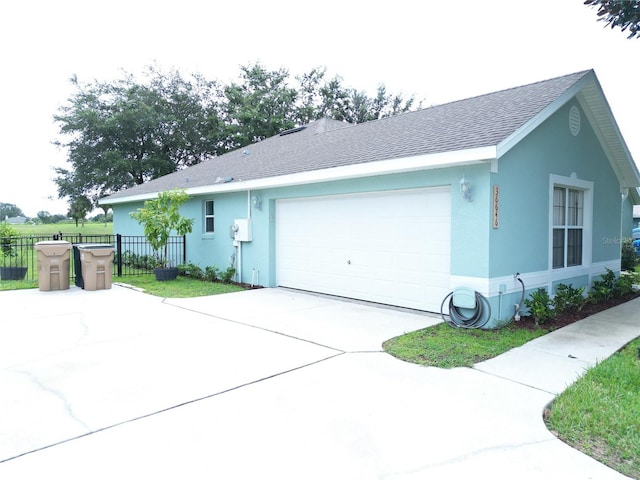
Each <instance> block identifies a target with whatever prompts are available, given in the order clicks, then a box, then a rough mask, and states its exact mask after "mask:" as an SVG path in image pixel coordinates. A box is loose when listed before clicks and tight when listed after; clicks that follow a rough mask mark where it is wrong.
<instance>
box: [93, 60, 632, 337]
mask: <svg viewBox="0 0 640 480" xmlns="http://www.w3.org/2000/svg"><path fill="white" fill-rule="evenodd" d="M638 187H640V174H639V173H638V167H637V166H636V164H635V163H634V161H633V159H632V157H631V154H630V152H629V150H628V148H627V146H626V144H625V142H624V139H623V138H622V135H621V133H620V130H619V128H618V126H617V124H616V121H615V119H614V117H613V114H612V112H611V109H610V108H609V105H608V103H607V100H606V98H605V96H604V93H603V91H602V88H601V86H600V83H599V82H598V79H597V77H596V75H595V73H594V71H592V70H588V71H582V72H577V73H573V74H570V75H565V76H562V77H558V78H553V79H550V80H545V81H540V82H537V83H533V84H530V85H525V86H520V87H515V88H510V89H507V90H503V91H499V92H495V93H490V94H487V95H481V96H478V97H474V98H469V99H465V100H460V101H456V102H452V103H448V104H444V105H437V106H433V107H430V108H426V109H423V110H419V111H414V112H409V113H404V114H401V115H397V116H394V117H390V118H384V119H381V120H376V121H371V122H367V123H362V124H358V125H350V124H346V123H343V122H338V121H334V120H329V119H323V120H319V121H316V122H313V123H311V124H309V125H305V126H301V127H299V128H294V129H291V130H288V131H284V132H282V133H280V134H279V135H276V136H274V137H272V138H268V139H266V140H263V141H261V142H258V143H255V144H253V145H250V146H247V147H245V148H241V149H238V150H236V151H233V152H230V153H227V154H224V155H221V156H219V157H216V158H212V159H210V160H208V161H205V162H203V163H201V164H198V165H195V166H193V167H190V168H188V169H185V170H181V171H178V172H175V173H172V174H170V175H166V176H164V177H161V178H158V179H156V180H153V181H151V182H148V183H146V184H143V185H140V186H136V187H134V188H130V189H127V190H124V191H120V192H118V193H116V194H114V195H111V196H109V197H107V198H105V199H103V200H102V202H101V203H102V204H105V205H110V206H112V208H113V216H114V228H115V230H116V231H117V232H119V233H121V234H126V235H133V234H137V235H139V234H141V227H140V225H138V224H137V223H136V222H135V221H134V220H132V219H131V218H130V216H129V212H132V211H134V210H136V209H137V208H139V207H141V206H142V205H143V202H144V201H145V200H147V199H150V198H153V197H154V196H155V195H156V194H157V192H160V191H165V190H171V189H175V188H182V189H186V191H187V192H188V193H189V194H190V195H191V200H190V201H189V202H188V203H187V204H185V205H184V206H183V208H182V211H183V214H184V215H186V216H188V217H191V218H195V219H196V221H195V224H194V225H195V228H194V230H193V232H192V233H191V234H189V235H188V236H187V257H188V261H190V262H193V263H196V264H199V265H200V266H202V267H204V266H208V265H216V266H217V267H218V268H222V269H225V268H227V267H228V266H229V265H233V266H234V267H235V268H236V271H237V280H238V281H241V282H246V283H253V284H257V285H262V286H265V287H276V286H283V287H290V288H295V289H301V290H306V291H312V292H321V293H325V294H331V295H337V296H341V297H347V298H354V299H361V300H365V301H372V302H378V303H382V304H388V305H395V306H400V307H407V308H411V309H418V310H424V311H431V312H439V311H440V308H441V303H442V300H443V299H444V298H445V297H446V296H447V294H448V293H449V292H450V291H451V290H452V289H454V288H455V287H467V288H470V289H473V290H475V291H476V292H479V293H480V294H482V295H483V296H484V297H486V299H487V300H488V302H489V304H490V306H491V313H490V315H491V319H490V321H489V323H488V324H487V326H488V327H491V326H496V325H499V324H501V323H502V322H504V321H507V320H509V319H510V318H511V317H512V316H513V315H514V305H515V304H517V303H519V301H520V299H521V295H522V285H521V283H520V281H519V280H518V279H520V280H522V281H523V282H524V285H525V288H526V290H527V292H531V291H533V290H535V289H537V288H539V287H545V288H547V289H548V291H549V292H550V293H551V294H553V292H554V288H555V286H556V285H558V284H559V283H564V284H572V285H573V286H574V287H580V286H584V287H589V286H590V285H591V282H592V279H594V277H595V278H597V277H598V276H599V275H601V274H602V273H604V272H605V271H606V269H611V270H613V271H616V272H619V271H620V238H622V237H629V236H630V234H631V229H632V219H633V213H632V212H633V205H637V204H640V194H639V192H640V190H639V189H638Z"/></svg>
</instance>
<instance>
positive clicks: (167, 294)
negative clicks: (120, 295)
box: [114, 274, 245, 298]
mask: <svg viewBox="0 0 640 480" xmlns="http://www.w3.org/2000/svg"><path fill="white" fill-rule="evenodd" d="M114 282H118V283H124V284H127V285H132V286H134V287H137V288H142V289H143V290H144V291H145V292H146V293H148V294H150V295H155V296H157V297H163V298H188V297H202V296H205V295H218V294H221V293H231V292H240V291H242V290H245V288H243V287H240V286H238V285H234V284H227V283H220V282H205V281H202V280H195V279H192V278H188V277H182V276H179V277H178V278H176V279H175V280H169V281H164V282H159V281H157V280H156V278H155V276H154V275H153V274H149V275H131V276H127V277H122V280H120V279H118V280H116V279H114Z"/></svg>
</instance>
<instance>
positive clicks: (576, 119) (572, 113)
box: [569, 105, 581, 137]
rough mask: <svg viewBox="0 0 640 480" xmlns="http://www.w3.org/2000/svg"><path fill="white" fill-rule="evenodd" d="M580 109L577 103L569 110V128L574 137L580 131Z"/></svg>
mask: <svg viewBox="0 0 640 480" xmlns="http://www.w3.org/2000/svg"><path fill="white" fill-rule="evenodd" d="M580 120H581V119H580V110H578V107H576V106H575V105H574V106H572V107H571V110H569V130H571V135H573V136H574V137H575V136H576V135H578V134H579V133H580Z"/></svg>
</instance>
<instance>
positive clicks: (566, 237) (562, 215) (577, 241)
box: [552, 186, 584, 268]
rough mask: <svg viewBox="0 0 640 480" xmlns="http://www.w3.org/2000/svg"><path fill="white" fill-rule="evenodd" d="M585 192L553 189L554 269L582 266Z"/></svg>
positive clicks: (570, 189) (562, 188) (559, 188)
mask: <svg viewBox="0 0 640 480" xmlns="http://www.w3.org/2000/svg"><path fill="white" fill-rule="evenodd" d="M583 226H584V191H583V190H576V189H572V188H565V187H558V186H555V187H553V241H552V243H553V254H552V257H553V268H564V267H575V266H578V265H582V237H583Z"/></svg>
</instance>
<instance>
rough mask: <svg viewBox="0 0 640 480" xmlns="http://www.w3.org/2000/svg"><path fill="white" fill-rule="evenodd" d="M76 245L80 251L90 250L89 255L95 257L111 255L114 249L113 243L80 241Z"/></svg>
mask: <svg viewBox="0 0 640 480" xmlns="http://www.w3.org/2000/svg"><path fill="white" fill-rule="evenodd" d="M76 246H77V247H78V250H80V251H81V252H85V251H90V252H91V255H94V256H96V257H98V256H102V255H111V254H112V253H113V251H114V247H113V245H109V244H108V243H81V244H78V245H76Z"/></svg>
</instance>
